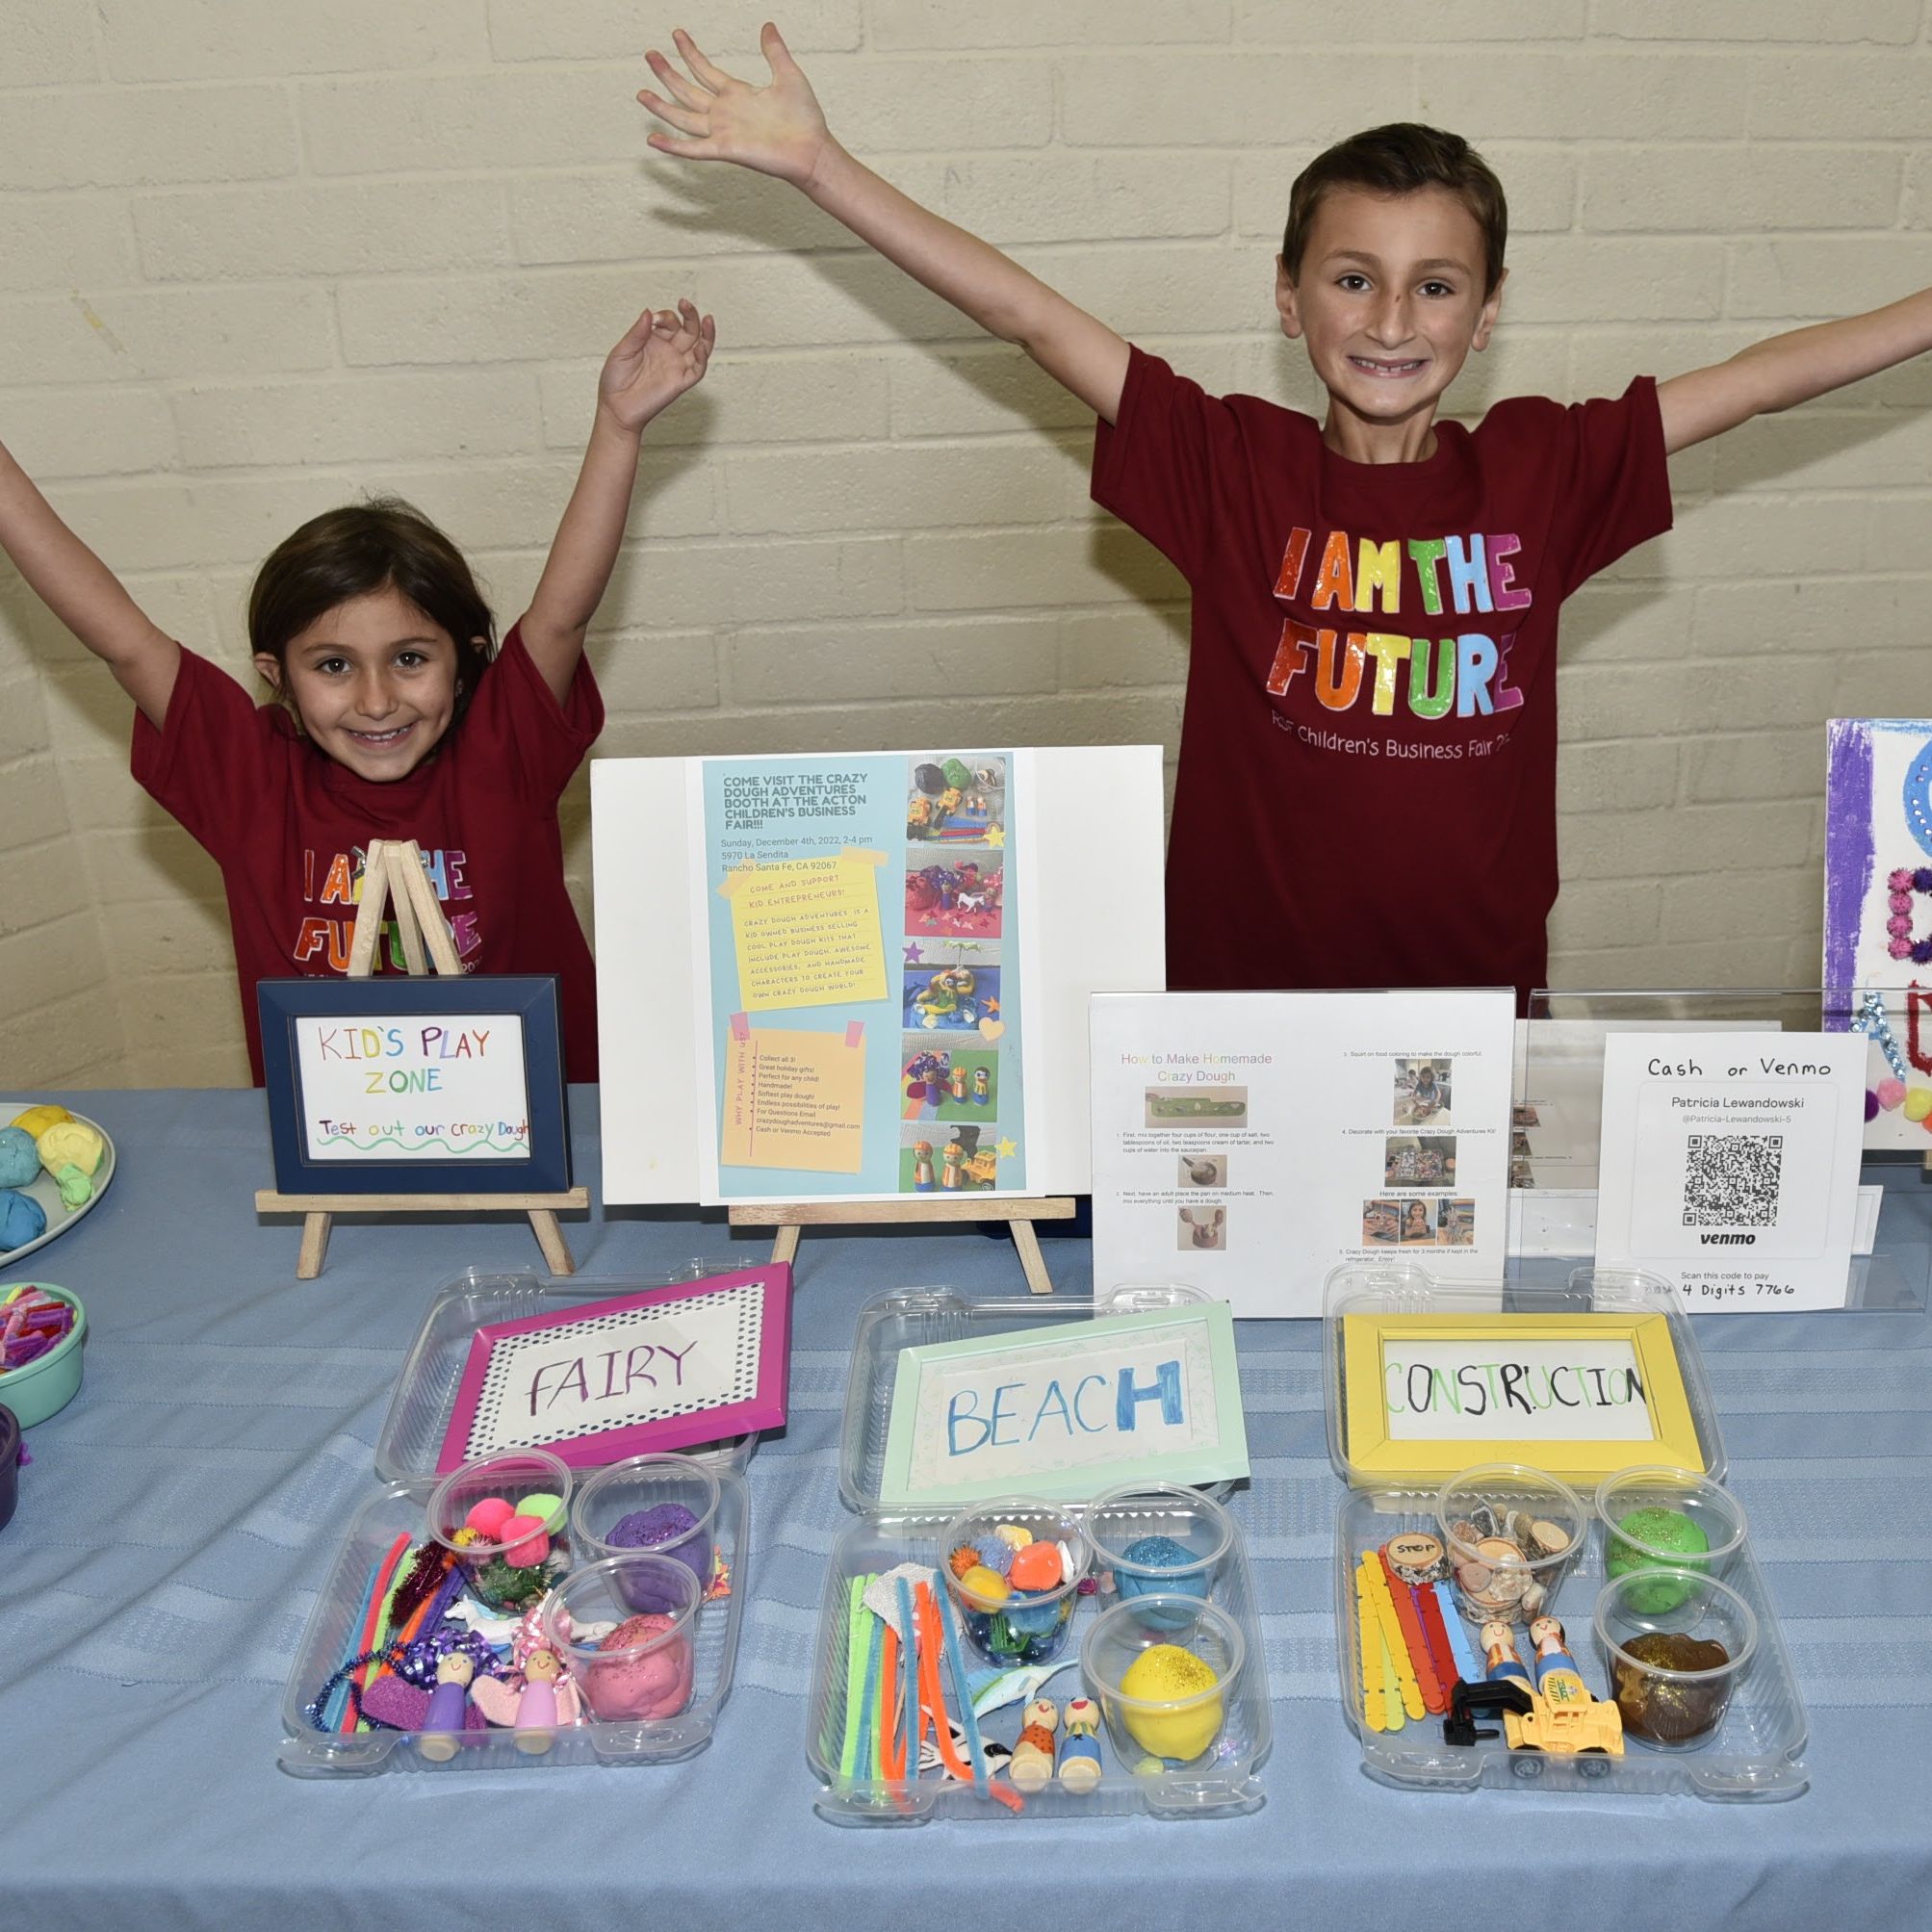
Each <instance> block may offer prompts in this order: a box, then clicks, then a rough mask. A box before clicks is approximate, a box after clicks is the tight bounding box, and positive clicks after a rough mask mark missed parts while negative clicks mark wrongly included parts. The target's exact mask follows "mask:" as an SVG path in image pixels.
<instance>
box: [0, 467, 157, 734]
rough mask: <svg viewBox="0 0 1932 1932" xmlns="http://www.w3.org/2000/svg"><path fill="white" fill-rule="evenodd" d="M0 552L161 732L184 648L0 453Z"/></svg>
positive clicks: (25, 474) (30, 481)
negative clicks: (157, 624) (157, 623)
mask: <svg viewBox="0 0 1932 1932" xmlns="http://www.w3.org/2000/svg"><path fill="white" fill-rule="evenodd" d="M0 550H4V551H6V553H7V554H8V555H9V556H10V557H12V558H13V567H14V569H15V570H17V571H18V572H19V573H20V575H21V576H22V577H23V578H25V579H26V580H27V586H28V588H29V589H31V590H32V591H33V592H34V594H35V595H36V596H37V597H39V600H40V602H41V603H42V604H44V605H46V606H47V608H48V609H49V610H51V611H52V612H53V613H54V615H55V616H56V617H58V618H59V619H60V620H61V622H62V623H63V624H64V625H65V626H66V627H67V629H68V630H69V631H72V632H73V633H74V635H75V636H76V637H78V638H79V639H80V640H81V642H82V643H83V644H85V645H86V646H87V647H88V649H89V650H90V651H91V652H92V653H93V654H94V656H95V657H98V658H100V659H101V661H102V662H103V663H105V664H106V665H107V667H108V669H109V670H110V671H112V672H113V673H114V675H115V678H116V682H117V683H119V685H120V687H121V689H122V690H123V691H125V692H126V693H127V694H128V696H129V697H130V698H132V699H133V700H134V701H135V703H136V704H137V705H139V706H140V707H141V708H142V711H143V712H144V713H145V714H146V716H147V720H148V722H149V723H150V724H151V725H153V726H154V728H155V730H156V731H159V730H160V729H161V728H162V726H163V725H164V724H165V723H166V722H167V701H168V699H169V697H171V696H172V695H173V692H174V674H175V673H176V672H177V671H178V670H179V669H180V668H181V646H180V645H179V644H177V643H176V642H175V641H174V639H173V638H172V637H170V636H168V635H167V632H166V631H160V630H158V629H156V627H155V626H154V624H153V623H152V622H151V621H150V620H149V618H148V616H147V613H146V612H145V611H144V610H142V607H141V606H140V605H138V604H136V603H135V601H134V599H133V598H131V597H130V596H129V595H128V594H127V592H126V591H125V590H124V589H122V587H121V583H120V580H119V579H118V578H117V577H116V576H115V574H114V572H113V571H111V570H110V569H109V568H108V567H107V565H106V564H104V563H103V562H102V561H101V560H100V558H99V557H97V556H96V555H95V554H93V552H92V551H90V549H89V548H88V547H87V545H86V544H84V543H83V542H82V541H81V540H80V538H79V537H77V536H76V535H75V534H74V533H73V531H72V530H70V529H69V528H67V527H66V525H65V524H64V523H63V522H62V521H61V519H60V518H59V517H58V516H57V515H55V513H54V509H53V505H52V504H50V503H49V502H47V500H46V498H45V497H43V496H42V495H41V494H40V493H39V490H37V489H36V488H35V487H34V482H33V478H32V477H29V476H28V475H27V473H26V471H24V470H23V469H21V467H20V466H19V464H18V463H16V462H15V461H14V460H13V455H12V454H11V453H10V452H9V451H8V450H7V449H6V447H5V446H4V445H0Z"/></svg>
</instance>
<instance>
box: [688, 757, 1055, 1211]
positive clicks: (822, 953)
mask: <svg viewBox="0 0 1932 1932" xmlns="http://www.w3.org/2000/svg"><path fill="white" fill-rule="evenodd" d="M1017 764H1018V760H1016V758H1015V756H1014V754H1013V753H1011V752H1000V751H991V752H990V751H981V750H974V749H971V748H965V749H941V750H936V751H931V752H923V753H914V754H864V755H860V756H852V757H838V756H831V757H821V758H786V759H708V760H704V761H702V762H701V763H699V764H696V765H694V766H693V767H692V769H691V773H690V779H689V783H690V786H691V787H692V790H693V796H692V801H691V804H692V820H693V823H695V824H702V826H703V850H704V865H703V871H702V876H701V877H700V878H698V879H697V880H696V881H695V882H694V884H695V889H696V890H697V891H698V893H699V895H700V900H701V903H700V905H698V906H697V907H694V914H695V916H694V921H693V931H694V935H695V940H696V944H697V947H698V950H699V957H698V960H697V962H696V978H697V985H698V989H699V994H700V1006H701V1014H700V1025H699V1028H698V1033H699V1043H700V1049H701V1053H702V1055H703V1059H704V1064H703V1066H702V1068H701V1084H702V1086H703V1088H704V1091H705V1092H706V1093H707V1094H708V1095H709V1097H710V1103H711V1109H712V1120H711V1131H710V1133H709V1136H708V1141H707V1147H706V1156H705V1166H706V1171H707V1177H708V1179H709V1180H710V1181H711V1183H712V1185H711V1186H710V1187H709V1188H708V1198H713V1199H720V1200H727V1201H731V1200H758V1199H765V1200H786V1201H789V1200H803V1199H811V1198H814V1197H823V1196H837V1197H838V1198H844V1199H868V1198H869V1199H884V1198H893V1197H897V1196H919V1195H932V1196H934V1197H936V1198H939V1197H946V1198H953V1197H957V1196H959V1195H962V1194H972V1193H992V1192H1000V1193H1008V1194H1023V1193H1026V1192H1027V1191H1028V1190H1027V1174H1026V1143H1027V1135H1026V1131H1025V1087H1026V1083H1025V1078H1024V1073H1023V1069H1022V1065H1021V1051H1022V1042H1023V1039H1024V1027H1025V1000H1024V998H1023V996H1022V991H1021V989H1022V986H1023V984H1024V982H1025V980H1026V978H1027V973H1026V970H1025V967H1024V965H1023V955H1022V935H1023V932H1024V927H1025V921H1024V918H1023V916H1022V911H1021V907H1022V898H1023V892H1024V889H1025V888H1026V881H1025V879H1024V877H1023V876H1022V875H1023V865H1022V864H1021V863H1020V861H1021V854H1022V853H1023V851H1024V849H1025V835H1026V832H1027V829H1028V828H1027V827H1026V824H1025V814H1026V812H1027V810H1028V804H1027V800H1026V798H1025V796H1024V793H1023V787H1022V786H1020V784H1019V783H1018V778H1019V773H1018V769H1017Z"/></svg>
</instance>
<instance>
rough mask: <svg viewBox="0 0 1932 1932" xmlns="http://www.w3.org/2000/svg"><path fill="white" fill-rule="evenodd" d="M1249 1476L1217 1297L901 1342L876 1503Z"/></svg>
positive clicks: (1223, 1311) (1227, 1335)
mask: <svg viewBox="0 0 1932 1932" xmlns="http://www.w3.org/2000/svg"><path fill="white" fill-rule="evenodd" d="M1247 1474H1248V1440H1247V1430H1246V1426H1245V1423H1244V1421H1243V1417H1242V1409H1241V1390H1240V1383H1239V1380H1238V1378H1237V1376H1236V1372H1235V1366H1234V1325H1233V1318H1232V1316H1231V1314H1230V1313H1229V1311H1228V1307H1227V1304H1226V1303H1225V1302H1224V1301H1213V1302H1206V1303H1203V1304H1202V1305H1201V1306H1200V1307H1198V1308H1187V1309H1181V1310H1177V1311H1174V1312H1172V1313H1166V1312H1158V1313H1153V1314H1146V1315H1121V1316H1109V1317H1104V1318H1102V1319H1100V1320H1097V1321H1091V1322H1068V1323H1061V1324H1055V1325H1054V1326H1053V1327H1048V1328H1040V1329H1035V1330H1034V1331H1033V1332H1032V1333H1030V1334H1024V1335H1015V1334H1002V1335H996V1336H993V1337H992V1338H990V1339H972V1340H967V1341H964V1342H942V1343H939V1344H936V1345H934V1346H932V1347H930V1348H914V1349H907V1350H905V1351H903V1352H901V1354H900V1356H899V1362H898V1371H897V1376H896V1378H895V1381H894V1386H893V1391H892V1414H891V1421H890V1425H889V1430H888V1433H887V1443H886V1467H885V1472H884V1475H883V1477H882V1479H881V1485H880V1501H881V1503H882V1504H884V1505H886V1506H887V1507H892V1506H895V1505H904V1504H913V1503H966V1502H972V1501H974V1500H976V1499H980V1498H985V1497H992V1496H999V1495H1010V1494H1012V1493H1014V1492H1015V1491H1023V1492H1024V1493H1026V1494H1028V1495H1033V1496H1049V1497H1063V1496H1066V1497H1080V1496H1089V1495H1092V1494H1093V1493H1094V1492H1095V1490H1096V1489H1098V1488H1101V1487H1104V1486H1106V1485H1107V1484H1108V1483H1111V1482H1116V1481H1121V1482H1124V1481H1132V1480H1136V1479H1139V1478H1148V1479H1153V1478H1159V1479H1162V1480H1165V1481H1173V1482H1211V1481H1223V1480H1231V1479H1233V1478H1236V1477H1241V1476H1246V1475H1247Z"/></svg>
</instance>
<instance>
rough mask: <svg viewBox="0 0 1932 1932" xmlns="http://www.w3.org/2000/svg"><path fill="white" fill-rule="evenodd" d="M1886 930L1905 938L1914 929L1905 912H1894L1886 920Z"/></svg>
mask: <svg viewBox="0 0 1932 1932" xmlns="http://www.w3.org/2000/svg"><path fill="white" fill-rule="evenodd" d="M1885 930H1886V931H1887V932H1888V933H1895V934H1897V935H1898V937H1899V938H1900V939H1903V938H1904V936H1905V935H1906V934H1907V933H1909V932H1910V931H1911V930H1912V921H1911V920H1910V919H1909V918H1907V917H1906V916H1905V914H1903V913H1893V915H1892V916H1891V918H1889V919H1887V920H1886V922H1885Z"/></svg>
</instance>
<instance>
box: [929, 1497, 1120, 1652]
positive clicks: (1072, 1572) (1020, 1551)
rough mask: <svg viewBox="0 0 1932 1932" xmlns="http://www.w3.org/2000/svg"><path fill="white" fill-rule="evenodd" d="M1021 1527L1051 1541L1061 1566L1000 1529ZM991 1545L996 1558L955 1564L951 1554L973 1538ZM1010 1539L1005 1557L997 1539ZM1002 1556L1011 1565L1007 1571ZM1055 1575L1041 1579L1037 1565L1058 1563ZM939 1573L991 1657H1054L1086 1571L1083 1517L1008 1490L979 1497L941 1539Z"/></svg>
mask: <svg viewBox="0 0 1932 1932" xmlns="http://www.w3.org/2000/svg"><path fill="white" fill-rule="evenodd" d="M1002 1529H1007V1530H1011V1531H1016V1532H1018V1531H1024V1532H1026V1533H1027V1541H1028V1542H1029V1543H1032V1542H1037V1543H1042V1544H1045V1545H1049V1546H1051V1547H1052V1548H1053V1549H1054V1550H1055V1551H1056V1552H1057V1555H1058V1562H1057V1566H1056V1565H1054V1564H1052V1563H1050V1562H1048V1561H1047V1560H1046V1559H1045V1558H1028V1557H1027V1556H1026V1553H1025V1547H1024V1546H1023V1545H1022V1546H1020V1547H1018V1548H1015V1547H1013V1542H1014V1539H1013V1538H1011V1537H1006V1538H1002V1537H1000V1535H999V1531H1000V1530H1002ZM982 1543H986V1544H987V1545H988V1549H987V1554H988V1555H990V1556H991V1558H992V1561H990V1562H989V1561H985V1560H982V1561H981V1562H980V1563H978V1564H977V1565H973V1566H970V1567H968V1568H966V1569H965V1571H964V1573H962V1572H961V1571H959V1570H956V1569H955V1567H954V1564H953V1560H952V1558H953V1555H954V1553H955V1552H956V1551H960V1550H963V1549H965V1548H966V1546H968V1545H970V1546H972V1548H974V1549H975V1550H978V1549H979V1548H980V1546H981V1544H982ZM1002 1543H1004V1544H1005V1545H1006V1553H1005V1556H1004V1558H1002V1557H1001V1555H1000V1551H999V1549H998V1548H997V1547H996V1546H997V1545H999V1544H1002ZM1002 1564H1004V1565H1006V1566H1007V1567H1006V1568H1005V1569H1004V1570H1003V1571H1002V1567H1001V1566H1002ZM1056 1569H1057V1581H1055V1582H1053V1583H1050V1584H1038V1585H1036V1584H1034V1583H1033V1582H1031V1581H1030V1580H1029V1579H1030V1578H1031V1577H1032V1575H1033V1574H1034V1573H1035V1572H1036V1571H1054V1570H1056ZM1086 1574H1087V1537H1086V1533H1085V1532H1084V1531H1083V1530H1082V1529H1081V1527H1080V1524H1079V1521H1078V1519H1077V1518H1076V1517H1074V1516H1073V1515H1072V1514H1071V1513H1070V1512H1069V1510H1067V1509H1065V1508H1063V1507H1061V1506H1060V1505H1059V1504H1057V1503H1043V1502H1042V1501H1040V1500H1039V1499H1038V1498H1037V1497H1031V1496H1004V1497H1000V1498H998V1499H996V1500H995V1501H993V1502H991V1503H978V1504H975V1505H974V1506H973V1507H972V1508H970V1509H968V1510H965V1511H963V1512H962V1513H961V1514H959V1515H957V1516H955V1517H954V1518H953V1520H952V1521H951V1522H950V1523H949V1524H947V1525H946V1529H945V1533H944V1535H943V1537H942V1538H941V1539H940V1575H941V1576H942V1577H943V1578H944V1579H945V1584H946V1588H947V1590H948V1591H949V1592H950V1593H951V1595H952V1599H953V1604H954V1606H955V1608H956V1609H957V1610H958V1611H959V1615H960V1626H961V1628H962V1629H963V1630H964V1631H965V1632H966V1641H967V1642H968V1643H970V1644H971V1645H972V1647H973V1648H974V1649H975V1650H976V1651H978V1652H979V1654H980V1655H981V1656H982V1657H984V1658H986V1659H987V1660H988V1662H992V1663H997V1664H1003V1665H1016V1664H1023V1663H1050V1662H1052V1661H1053V1660H1054V1659H1055V1658H1056V1657H1058V1656H1059V1655H1060V1653H1061V1651H1062V1650H1064V1649H1065V1648H1066V1644H1067V1632H1068V1625H1069V1621H1070V1620H1071V1618H1072V1615H1073V1603H1074V1597H1075V1593H1076V1592H1077V1591H1078V1589H1079V1587H1080V1580H1081V1579H1082V1578H1083V1577H1084V1576H1085V1575H1086Z"/></svg>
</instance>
